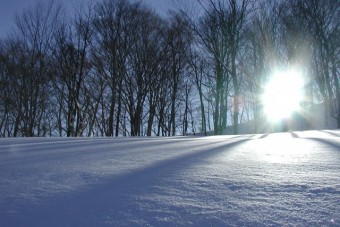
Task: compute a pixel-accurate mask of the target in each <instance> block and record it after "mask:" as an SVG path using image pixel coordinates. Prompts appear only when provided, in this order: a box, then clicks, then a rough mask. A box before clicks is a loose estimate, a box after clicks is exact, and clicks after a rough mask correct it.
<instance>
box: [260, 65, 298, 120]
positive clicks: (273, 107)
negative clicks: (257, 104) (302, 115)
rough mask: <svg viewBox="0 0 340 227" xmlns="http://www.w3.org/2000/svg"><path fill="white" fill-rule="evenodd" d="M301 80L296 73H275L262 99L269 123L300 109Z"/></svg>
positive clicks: (284, 117)
mask: <svg viewBox="0 0 340 227" xmlns="http://www.w3.org/2000/svg"><path fill="white" fill-rule="evenodd" d="M303 85H304V83H303V78H302V76H301V74H300V73H298V72H297V71H293V70H291V71H284V72H278V73H276V74H275V75H274V76H273V77H272V78H271V79H270V80H269V82H268V84H267V85H266V87H265V89H264V94H263V97H262V101H263V106H264V113H265V114H266V116H267V118H268V119H269V120H270V121H273V122H275V121H279V120H282V119H286V118H288V117H290V116H291V114H292V113H293V112H295V111H298V110H299V109H300V102H301V101H302V99H303V91H302V90H303Z"/></svg>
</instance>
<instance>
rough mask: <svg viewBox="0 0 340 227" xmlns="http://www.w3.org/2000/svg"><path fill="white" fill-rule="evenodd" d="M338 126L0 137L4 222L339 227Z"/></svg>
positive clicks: (0, 200)
mask: <svg viewBox="0 0 340 227" xmlns="http://www.w3.org/2000/svg"><path fill="white" fill-rule="evenodd" d="M339 136H340V131H300V132H294V133H276V134H259V135H241V136H212V137H173V138H18V139H1V140H0V226H190V225H193V226H277V225H288V226H340V139H339Z"/></svg>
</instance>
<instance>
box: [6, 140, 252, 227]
mask: <svg viewBox="0 0 340 227" xmlns="http://www.w3.org/2000/svg"><path fill="white" fill-rule="evenodd" d="M248 140H249V138H247V137H244V138H239V139H236V141H220V142H218V143H216V142H215V143H214V144H215V145H217V146H214V147H213V148H209V149H202V150H201V151H192V152H189V153H184V152H183V154H182V155H180V156H176V157H172V158H169V159H166V160H162V161H159V162H158V163H155V164H153V165H151V166H148V167H144V168H142V169H138V170H134V171H132V172H129V173H126V174H123V175H120V176H118V177H113V176H112V178H106V179H101V180H100V183H98V184H95V185H89V186H87V187H86V188H82V189H79V190H75V191H70V192H66V193H62V194H56V195H54V196H51V197H48V198H43V199H42V201H40V202H39V203H38V204H28V203H27V202H22V203H18V202H17V203H18V205H20V207H18V214H13V215H11V214H7V215H6V216H4V215H3V217H2V218H1V220H0V225H4V226H96V225H99V226H104V225H116V224H118V225H121V224H124V223H125V224H126V225H130V224H133V223H135V222H131V221H133V220H135V219H136V218H137V219H138V218H142V219H146V220H149V223H154V224H159V222H158V221H157V219H154V218H155V217H153V216H152V214H150V213H148V212H150V211H143V209H142V208H141V207H136V205H137V206H141V205H142V204H138V203H136V200H138V198H140V197H141V196H143V195H148V193H149V192H150V190H153V189H152V188H153V187H157V186H162V182H164V177H166V176H169V175H174V174H176V172H178V173H180V172H181V171H183V170H184V169H187V168H188V167H190V166H191V165H195V164H197V163H199V162H201V161H204V160H206V159H207V158H210V157H214V156H216V155H218V154H221V153H226V152H230V151H231V150H232V149H234V148H236V147H237V146H240V145H241V144H243V143H245V142H246V141H248ZM219 144H221V145H219ZM151 146H153V145H151ZM202 146H206V144H202ZM226 164H227V163H226ZM163 186H164V185H163ZM169 187H171V184H170V185H169ZM183 193H185V191H183ZM145 205H147V204H145ZM149 205H150V204H149ZM158 209H162V207H158ZM183 212H184V213H185V212H187V211H183ZM1 213H2V211H1ZM186 215H188V214H186ZM98 221H103V222H102V223H98ZM136 221H138V220H136ZM137 223H138V222H137ZM145 224H148V223H144V224H143V223H139V224H136V223H135V225H145Z"/></svg>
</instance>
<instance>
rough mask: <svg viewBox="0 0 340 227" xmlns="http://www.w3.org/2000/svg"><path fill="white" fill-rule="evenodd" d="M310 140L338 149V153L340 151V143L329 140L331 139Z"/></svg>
mask: <svg viewBox="0 0 340 227" xmlns="http://www.w3.org/2000/svg"><path fill="white" fill-rule="evenodd" d="M308 140H312V141H317V142H320V143H323V144H325V145H327V146H330V147H333V148H336V150H337V151H340V141H339V142H334V141H333V140H329V139H323V138H308Z"/></svg>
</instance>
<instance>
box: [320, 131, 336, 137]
mask: <svg viewBox="0 0 340 227" xmlns="http://www.w3.org/2000/svg"><path fill="white" fill-rule="evenodd" d="M320 132H323V133H327V134H329V135H332V136H336V137H340V134H338V133H334V132H330V131H326V130H321V131H320Z"/></svg>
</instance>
